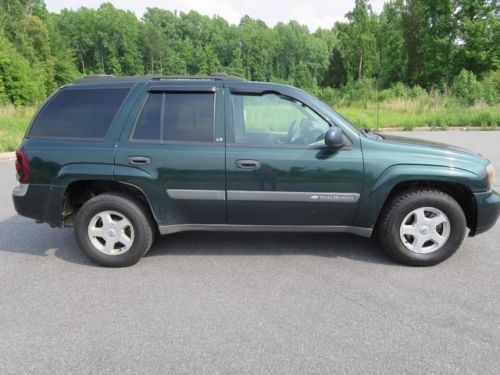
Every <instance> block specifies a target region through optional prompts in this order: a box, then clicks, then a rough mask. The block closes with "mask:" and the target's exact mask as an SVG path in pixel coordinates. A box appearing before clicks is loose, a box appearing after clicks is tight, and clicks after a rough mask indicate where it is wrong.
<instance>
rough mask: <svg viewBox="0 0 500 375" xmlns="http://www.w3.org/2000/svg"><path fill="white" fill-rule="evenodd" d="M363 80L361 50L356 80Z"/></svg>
mask: <svg viewBox="0 0 500 375" xmlns="http://www.w3.org/2000/svg"><path fill="white" fill-rule="evenodd" d="M361 78H363V50H361V55H360V56H359V67H358V79H361Z"/></svg>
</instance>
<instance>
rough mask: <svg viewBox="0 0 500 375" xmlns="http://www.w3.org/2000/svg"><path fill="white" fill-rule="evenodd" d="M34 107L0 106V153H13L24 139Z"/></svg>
mask: <svg viewBox="0 0 500 375" xmlns="http://www.w3.org/2000/svg"><path fill="white" fill-rule="evenodd" d="M35 110H36V108H35V107H20V108H16V107H14V106H0V152H5V151H14V150H15V149H16V148H17V147H18V146H19V145H20V144H21V139H22V138H23V137H24V133H25V131H26V127H27V126H28V123H29V121H30V120H31V117H32V116H33V113H35Z"/></svg>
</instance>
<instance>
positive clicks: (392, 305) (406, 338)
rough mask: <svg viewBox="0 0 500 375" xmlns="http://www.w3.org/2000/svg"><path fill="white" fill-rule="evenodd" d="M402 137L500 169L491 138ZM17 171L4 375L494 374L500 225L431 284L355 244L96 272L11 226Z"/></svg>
mask: <svg viewBox="0 0 500 375" xmlns="http://www.w3.org/2000/svg"><path fill="white" fill-rule="evenodd" d="M403 134H404V135H412V136H416V137H421V138H427V139H433V140H438V141H446V142H449V143H452V144H456V145H459V146H464V147H468V148H471V149H475V150H478V151H480V152H482V153H483V154H484V155H485V156H487V157H489V158H491V159H492V160H494V162H495V163H496V165H497V166H498V168H497V170H499V169H500V132H466V133H465V132H443V133H438V132H418V133H417V132H415V133H411V134H409V133H403ZM13 168H14V167H13V163H12V162H5V163H0V202H1V204H0V374H24V373H32V374H68V373H81V374H98V373H99V374H126V373H142V374H165V373H172V374H194V373H197V374H216V373H221V374H290V373H293V374H307V373H322V374H338V373H352V374H359V373H383V374H388V373H394V374H401V373H414V374H428V373H436V374H447V373H449V374H457V373H460V374H466V373H477V374H498V373H499V371H500V245H499V243H500V224H498V225H497V226H496V227H495V228H494V229H493V230H491V231H490V232H488V233H486V234H484V235H481V236H479V237H477V238H474V239H467V240H466V241H465V243H464V245H463V246H462V248H461V249H460V250H459V251H458V252H457V253H456V254H455V255H454V256H453V257H452V258H451V259H449V260H448V261H446V262H445V263H443V264H440V265H438V266H435V267H432V268H409V267H404V266H399V265H395V264H393V263H392V262H391V261H390V260H389V259H388V258H387V257H386V256H385V255H384V253H383V252H382V251H381V250H380V249H379V247H378V246H377V245H376V244H375V243H374V242H372V241H370V240H367V239H362V238H357V237H354V236H351V235H332V234H317V235H315V234H298V233H296V234H293V233H292V234H270V233H267V234H248V233H228V234H221V233H183V234H176V235H171V236H169V237H164V238H162V239H161V240H160V241H157V243H156V244H155V246H154V248H153V250H152V251H151V252H150V253H149V255H148V256H147V257H145V258H144V259H143V260H142V261H141V262H140V263H139V264H137V265H136V266H134V267H131V268H124V269H105V268H99V267H95V266H93V265H92V264H90V263H89V262H88V261H87V260H86V259H85V258H84V257H83V256H82V255H81V254H80V252H79V250H78V248H77V246H76V244H75V242H74V240H73V236H72V231H71V230H60V229H50V228H49V227H48V226H46V225H38V224H35V223H33V222H32V221H30V220H28V219H25V218H22V217H19V216H17V215H16V213H15V211H14V208H13V206H12V203H11V198H10V194H11V190H12V188H13V187H14V185H15V184H16V182H15V180H14V173H13ZM498 180H500V178H498V177H497V187H498Z"/></svg>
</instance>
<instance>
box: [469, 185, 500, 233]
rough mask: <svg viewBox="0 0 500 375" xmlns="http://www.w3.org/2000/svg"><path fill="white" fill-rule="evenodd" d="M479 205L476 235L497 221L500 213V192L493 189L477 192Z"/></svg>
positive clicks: (475, 195)
mask: <svg viewBox="0 0 500 375" xmlns="http://www.w3.org/2000/svg"><path fill="white" fill-rule="evenodd" d="M474 198H475V200H476V207H477V225H476V230H475V231H474V235H476V234H480V233H483V232H486V231H487V230H488V229H490V228H492V227H493V226H494V225H495V223H496V222H497V219H498V215H499V214H500V193H498V192H497V191H495V190H491V191H489V192H486V193H475V194H474Z"/></svg>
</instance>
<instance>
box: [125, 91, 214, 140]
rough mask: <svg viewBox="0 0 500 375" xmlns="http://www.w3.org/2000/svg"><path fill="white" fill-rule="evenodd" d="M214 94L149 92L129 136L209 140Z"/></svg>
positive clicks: (211, 129) (211, 128)
mask: <svg viewBox="0 0 500 375" xmlns="http://www.w3.org/2000/svg"><path fill="white" fill-rule="evenodd" d="M214 104H215V94H213V93H188V92H186V93H170V92H164V93H152V94H149V96H148V98H147V99H146V101H145V103H144V106H143V108H142V111H141V113H140V115H139V117H138V119H137V123H136V125H135V129H134V131H133V133H132V136H131V139H132V140H136V141H150V142H151V141H153V142H154V141H156V142H162V143H163V142H213V141H214V115H215V108H214Z"/></svg>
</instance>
